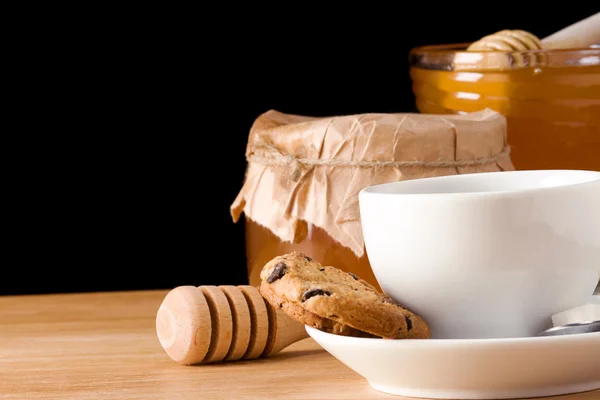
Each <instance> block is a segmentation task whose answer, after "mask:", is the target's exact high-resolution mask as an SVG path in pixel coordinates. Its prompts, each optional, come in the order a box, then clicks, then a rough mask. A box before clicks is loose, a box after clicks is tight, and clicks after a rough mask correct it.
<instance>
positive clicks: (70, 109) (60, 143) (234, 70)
mask: <svg viewBox="0 0 600 400" xmlns="http://www.w3.org/2000/svg"><path fill="white" fill-rule="evenodd" d="M345 4H346V5H345V6H344V7H343V8H338V9H335V10H325V9H323V8H310V7H302V6H300V5H298V6H297V7H296V8H291V9H289V10H282V9H280V8H279V7H276V6H273V7H265V8H264V9H257V8H256V6H254V5H253V8H252V9H250V8H243V7H244V6H243V5H234V3H231V4H229V3H228V4H223V6H219V7H217V6H211V7H212V8H209V7H208V6H203V7H202V9H201V10H200V11H198V10H183V9H182V10H159V9H157V10H152V12H144V11H141V10H140V11H139V12H129V13H128V14H127V15H126V16H124V17H123V18H121V19H120V18H112V19H111V20H109V21H107V22H106V23H103V24H101V25H100V26H101V29H100V30H98V31H97V32H95V33H90V32H89V31H88V32H87V34H86V35H85V36H84V37H83V38H78V37H77V36H78V35H77V32H65V40H66V41H64V42H62V45H55V46H54V47H53V48H52V52H51V56H50V57H48V58H47V59H45V60H41V61H40V65H41V66H42V67H43V68H37V71H38V73H36V78H35V79H37V85H38V86H37V88H36V90H34V91H32V92H31V93H29V94H28V95H29V97H30V100H31V99H32V98H33V99H34V100H38V102H37V106H38V107H39V106H40V105H41V107H39V109H40V113H39V114H35V113H29V114H28V116H27V117H26V119H25V120H24V121H23V124H25V125H28V124H29V123H33V122H34V121H33V120H35V121H36V122H38V123H40V124H41V125H38V126H42V127H43V132H42V134H41V135H40V136H39V137H37V136H36V139H35V140H33V136H30V135H29V134H24V135H23V136H22V137H23V138H24V143H23V146H24V147H22V152H21V153H20V154H19V158H20V160H19V162H18V163H17V164H16V165H14V166H13V168H9V171H8V178H9V179H10V178H11V177H17V174H16V170H19V171H20V172H24V174H23V177H22V176H20V175H19V177H18V178H16V179H15V181H17V182H16V184H15V189H11V190H7V191H8V192H9V193H8V196H9V197H11V198H14V199H15V201H14V202H13V204H12V206H11V208H6V209H5V213H6V214H5V215H7V216H8V218H7V219H11V220H12V221H13V224H7V225H6V227H7V230H6V231H5V232H6V234H7V238H6V240H5V243H4V244H5V246H4V249H5V258H4V262H3V265H2V267H1V270H2V278H1V279H0V295H2V294H28V293H59V292H86V291H113V290H137V289H154V288H165V289H169V288H172V287H175V286H178V285H188V284H190V285H205V284H242V283H246V279H247V278H246V270H245V249H244V226H243V223H238V224H234V223H233V222H232V220H231V217H230V214H229V206H230V204H231V203H232V201H233V200H234V198H235V196H236V194H237V192H238V190H239V189H240V188H241V185H242V182H243V178H244V170H245V166H246V162H245V159H244V151H245V146H246V140H247V135H248V131H249V128H250V125H251V124H252V122H253V121H254V119H255V118H256V117H257V116H258V115H259V114H260V113H263V112H265V111H267V110H269V109H276V110H279V111H282V112H287V113H295V114H304V115H314V116H325V115H340V114H352V113H363V112H411V111H415V108H414V98H413V95H412V92H411V84H410V79H409V76H408V63H407V57H408V51H409V50H410V48H412V47H415V46H419V45H425V44H441V43H456V42H469V41H473V40H476V39H478V38H480V37H482V36H484V35H485V34H489V33H493V32H495V31H497V30H500V29H505V28H509V29H525V30H529V31H531V32H533V33H535V34H537V35H538V36H539V37H544V36H546V35H548V34H550V33H552V32H554V31H557V30H558V29H560V28H562V27H564V26H566V25H568V24H571V23H573V22H575V21H577V20H580V19H582V18H585V17H586V16H589V15H591V14H593V13H595V12H597V11H598V9H597V7H592V6H591V4H592V3H591V2H590V3H583V2H571V3H570V4H569V5H562V6H561V7H557V8H554V9H553V8H552V7H551V6H549V5H547V4H546V5H545V7H546V8H545V9H544V10H540V8H539V7H538V6H537V5H533V6H532V7H530V8H529V7H520V6H517V4H515V5H514V6H510V5H495V4H494V5H492V4H490V5H489V7H488V5H486V4H484V3H482V2H479V3H473V4H478V5H476V6H473V5H467V4H465V5H459V4H462V3H447V4H441V3H440V5H435V4H432V3H431V2H415V3H410V4H402V5H400V3H398V6H395V7H391V8H386V7H383V6H381V7H376V6H375V4H373V5H371V4H363V3H356V4H357V5H358V6H349V5H348V3H345ZM586 4H588V5H586ZM116 14H118V13H116V12H115V15H116ZM113 17H114V16H113ZM81 25H82V26H85V21H83V22H81ZM65 43H66V44H65ZM40 71H41V72H40ZM32 79H33V78H32ZM36 129H37V128H36ZM509 135H510V133H509ZM23 149H24V150H23ZM8 150H10V149H8ZM5 189H6V188H5ZM5 194H6V192H5Z"/></svg>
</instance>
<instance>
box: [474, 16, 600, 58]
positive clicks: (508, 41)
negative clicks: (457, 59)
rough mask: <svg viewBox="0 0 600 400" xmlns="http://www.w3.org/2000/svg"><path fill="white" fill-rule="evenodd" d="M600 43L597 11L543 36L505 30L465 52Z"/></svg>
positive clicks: (599, 18)
mask: <svg viewBox="0 0 600 400" xmlns="http://www.w3.org/2000/svg"><path fill="white" fill-rule="evenodd" d="M599 43H600V12H599V13H596V14H594V15H591V16H589V17H587V18H584V19H582V20H581V21H578V22H575V23H574V24H571V25H569V26H567V27H565V28H563V29H561V30H559V31H558V32H555V33H553V34H551V35H549V36H546V37H545V38H543V39H541V40H540V39H539V38H538V37H537V36H535V35H534V34H532V33H530V32H527V31H523V30H518V29H516V30H510V29H504V30H501V31H498V32H496V33H493V34H491V35H487V36H484V37H483V38H481V39H479V40H478V41H476V42H473V43H472V44H471V45H470V46H469V47H468V48H467V51H526V50H554V49H572V48H585V47H590V46H592V45H595V44H599Z"/></svg>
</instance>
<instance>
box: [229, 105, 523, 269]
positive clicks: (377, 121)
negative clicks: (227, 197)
mask: <svg viewBox="0 0 600 400" xmlns="http://www.w3.org/2000/svg"><path fill="white" fill-rule="evenodd" d="M246 159H247V160H248V168H247V171H246V177H245V180H244V184H243V186H242V188H241V190H240V192H239V194H238V196H237V197H236V199H235V200H234V202H233V204H232V205H231V209H230V210H231V215H232V218H233V220H234V221H235V222H237V221H238V220H239V218H240V216H241V214H242V213H244V214H245V215H246V217H247V218H250V219H252V220H253V221H255V222H257V223H259V224H260V225H263V226H265V227H267V228H268V229H269V230H270V231H272V232H273V233H274V234H275V235H276V236H277V237H279V239H280V240H282V241H288V242H294V243H299V242H301V241H302V240H303V239H304V238H305V237H306V235H307V224H306V223H307V222H308V223H311V224H314V225H316V226H318V227H320V228H322V229H323V230H325V231H326V232H327V233H328V234H329V235H330V236H331V237H332V238H333V239H334V240H336V241H338V242H340V243H341V244H342V245H344V246H345V247H347V248H349V249H351V250H352V251H353V252H354V253H355V254H356V255H357V257H361V256H362V255H363V253H364V242H363V236H362V230H361V225H360V214H359V207H358V192H359V191H360V190H361V189H363V188H365V187H366V186H370V185H376V184H380V183H388V182H393V181H399V180H406V179H415V178H423V177H433V176H441V175H454V174H465V173H474V172H492V171H505V170H513V169H514V167H513V164H512V162H511V159H510V148H509V146H508V145H507V135H506V119H505V117H504V116H502V115H501V114H499V113H497V112H495V111H492V110H489V109H486V110H482V111H478V112H473V113H469V114H464V115H433V114H416V113H389V114H385V113H369V114H358V115H346V116H331V117H307V116H300V115H291V114H285V113H281V112H278V111H275V110H270V111H267V112H265V113H264V114H262V115H260V116H259V117H258V118H257V119H256V120H255V121H254V124H253V125H252V127H251V129H250V134H249V137H248V145H247V148H246Z"/></svg>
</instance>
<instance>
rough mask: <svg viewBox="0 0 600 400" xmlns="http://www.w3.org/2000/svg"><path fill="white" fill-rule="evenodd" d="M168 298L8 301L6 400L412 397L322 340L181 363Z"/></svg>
mask: <svg viewBox="0 0 600 400" xmlns="http://www.w3.org/2000/svg"><path fill="white" fill-rule="evenodd" d="M167 292H168V291H166V290H165V291H146V292H114V293H93V294H61V295H39V296H7V297H0V399H19V400H28V399H39V400H46V399H61V400H70V399H124V400H127V399H178V400H179V399H181V400H186V399H194V400H197V399H203V400H204V399H210V400H213V399H214V400H219V399H228V400H230V399H383V398H387V399H398V400H400V399H403V398H402V397H399V396H390V395H385V394H381V393H378V392H376V391H374V390H373V389H371V388H370V387H369V386H368V384H367V382H366V381H365V380H364V379H362V378H361V377H360V376H359V375H357V374H355V373H354V372H353V371H351V370H350V369H348V368H347V367H346V366H344V365H343V364H341V363H340V362H339V361H337V360H336V359H335V358H333V357H332V356H330V355H329V354H328V353H326V352H325V351H324V350H322V349H321V348H320V347H319V346H318V345H317V344H316V343H315V342H314V341H312V339H304V340H302V341H300V342H298V343H295V344H293V345H291V346H290V347H288V348H286V349H284V350H283V351H282V352H281V353H279V354H278V355H276V356H274V357H272V358H268V359H259V360H252V361H233V362H228V363H222V364H213V365H201V366H182V365H179V364H177V363H176V362H174V361H173V360H171V359H170V358H169V357H168V356H167V354H166V353H165V352H164V350H163V349H162V347H161V345H160V343H159V342H158V339H157V336H156V332H155V317H156V312H157V310H158V307H159V305H160V303H161V301H162V300H163V299H164V297H165V296H166V294H167ZM553 399H556V400H559V399H561V400H566V399H569V400H598V399H600V391H595V392H588V393H582V394H577V395H571V396H558V397H553Z"/></svg>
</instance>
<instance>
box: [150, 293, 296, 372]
mask: <svg viewBox="0 0 600 400" xmlns="http://www.w3.org/2000/svg"><path fill="white" fill-rule="evenodd" d="M156 334H157V336H158V339H159V342H160V344H161V346H162V347H163V349H164V350H165V351H166V353H167V354H168V355H169V357H171V358H172V359H173V360H174V361H176V362H178V363H180V364H184V365H192V364H209V363H215V362H222V361H236V360H252V359H257V358H262V357H269V356H272V355H275V354H277V353H279V352H280V351H281V350H283V349H284V348H286V347H287V346H289V345H291V344H293V343H295V342H297V341H299V340H302V339H304V338H307V337H308V334H307V333H306V330H305V329H304V325H303V324H301V323H299V322H297V321H294V320H292V319H291V318H290V317H288V316H287V315H286V314H285V313H283V312H282V311H280V310H278V309H275V308H274V307H273V306H271V305H270V304H269V302H268V301H266V300H265V299H264V298H263V297H262V295H261V294H260V292H259V290H258V289H257V288H256V287H254V286H247V285H241V286H231V285H230V286H199V287H196V286H179V287H176V288H174V289H172V290H171V291H170V292H169V293H168V294H167V295H166V296H165V298H164V300H163V302H162V303H161V305H160V307H159V309H158V311H157V315H156Z"/></svg>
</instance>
